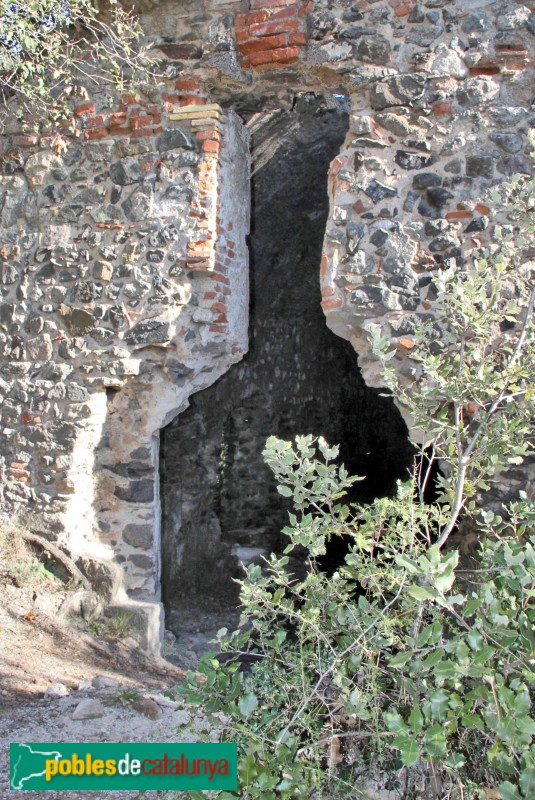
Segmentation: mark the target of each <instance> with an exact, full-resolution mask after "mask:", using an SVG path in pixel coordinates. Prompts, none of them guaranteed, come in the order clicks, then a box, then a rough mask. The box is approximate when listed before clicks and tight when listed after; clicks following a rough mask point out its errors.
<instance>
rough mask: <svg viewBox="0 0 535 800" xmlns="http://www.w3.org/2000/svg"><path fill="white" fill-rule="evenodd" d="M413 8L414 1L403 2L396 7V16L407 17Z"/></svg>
mask: <svg viewBox="0 0 535 800" xmlns="http://www.w3.org/2000/svg"><path fill="white" fill-rule="evenodd" d="M411 8H412V3H402V4H401V5H399V6H395V7H394V14H395V15H396V17H406V16H407V14H409V13H410V10H411Z"/></svg>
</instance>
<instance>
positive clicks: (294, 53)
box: [249, 47, 299, 67]
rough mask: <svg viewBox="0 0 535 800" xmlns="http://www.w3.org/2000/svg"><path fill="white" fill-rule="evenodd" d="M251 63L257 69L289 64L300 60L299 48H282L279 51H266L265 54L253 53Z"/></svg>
mask: <svg viewBox="0 0 535 800" xmlns="http://www.w3.org/2000/svg"><path fill="white" fill-rule="evenodd" d="M249 58H250V62H251V64H252V66H254V67H256V66H259V65H262V64H289V63H290V62H292V61H297V59H298V58H299V48H298V47H280V48H279V49H278V50H266V52H264V53H252V54H251V56H250V57H249Z"/></svg>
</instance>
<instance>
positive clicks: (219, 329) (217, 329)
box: [210, 323, 227, 333]
mask: <svg viewBox="0 0 535 800" xmlns="http://www.w3.org/2000/svg"><path fill="white" fill-rule="evenodd" d="M210 331H211V332H212V333H226V331H227V326H226V325H216V324H215V323H212V325H210Z"/></svg>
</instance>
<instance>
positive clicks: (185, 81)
mask: <svg viewBox="0 0 535 800" xmlns="http://www.w3.org/2000/svg"><path fill="white" fill-rule="evenodd" d="M200 88H201V85H200V83H199V81H196V80H192V79H191V78H178V80H176V81H175V89H179V90H180V91H187V92H196V91H198V90H199V89H200Z"/></svg>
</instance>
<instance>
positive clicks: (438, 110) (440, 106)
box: [433, 100, 451, 117]
mask: <svg viewBox="0 0 535 800" xmlns="http://www.w3.org/2000/svg"><path fill="white" fill-rule="evenodd" d="M433 114H434V115H435V117H445V116H448V114H451V102H450V101H449V100H439V102H438V103H433Z"/></svg>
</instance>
